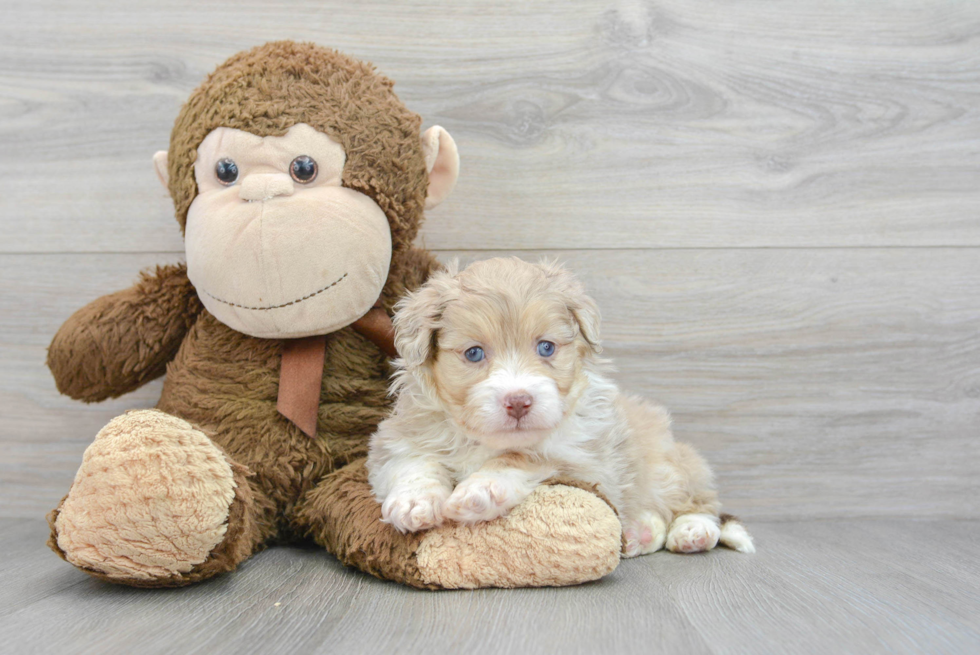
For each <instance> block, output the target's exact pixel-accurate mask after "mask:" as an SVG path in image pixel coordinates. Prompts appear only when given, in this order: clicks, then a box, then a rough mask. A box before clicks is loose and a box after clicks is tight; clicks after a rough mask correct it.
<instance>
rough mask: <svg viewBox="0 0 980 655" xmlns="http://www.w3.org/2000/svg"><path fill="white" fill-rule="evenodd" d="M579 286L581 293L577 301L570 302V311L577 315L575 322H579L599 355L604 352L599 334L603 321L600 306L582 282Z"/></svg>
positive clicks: (584, 335)
mask: <svg viewBox="0 0 980 655" xmlns="http://www.w3.org/2000/svg"><path fill="white" fill-rule="evenodd" d="M579 288H580V289H581V294H580V295H579V297H578V299H577V301H576V302H575V303H569V305H568V311H570V312H571V313H572V316H574V317H575V322H576V323H578V328H579V330H581V331H582V336H583V337H585V340H586V341H587V342H588V344H589V345H590V346H592V352H594V353H595V354H597V355H598V354H599V353H601V352H602V339H601V336H600V334H599V324H600V323H601V317H600V315H599V306H598V305H596V302H595V301H594V300H593V299H592V297H591V296H589V295H588V294H586V293H585V288H584V287H582V285H581V284H579Z"/></svg>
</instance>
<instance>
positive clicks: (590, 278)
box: [0, 0, 980, 653]
mask: <svg viewBox="0 0 980 655" xmlns="http://www.w3.org/2000/svg"><path fill="white" fill-rule="evenodd" d="M148 7H149V5H145V6H140V5H139V4H138V3H133V2H132V1H131V0H128V1H127V0H100V1H99V2H79V1H77V0H37V1H35V2H29V3H26V2H13V1H12V0H0V15H2V16H3V20H2V21H0V180H2V183H0V544H2V547H3V549H4V551H3V552H6V553H7V554H8V557H6V558H4V561H3V562H2V563H0V567H2V568H3V571H4V574H5V583H4V585H3V586H2V587H0V599H2V600H0V652H12V653H25V652H59V653H72V652H92V653H104V652H198V651H200V652H224V651H229V652H230V651H236V652H275V651H283V652H300V653H301V652H317V651H323V652H335V651H336V652H358V651H363V652H377V651H381V650H388V651H396V652H412V651H423V650H427V651H432V649H436V650H437V651H438V650H451V651H458V652H470V651H474V652H493V651H504V650H510V651H517V652H524V651H527V652H547V651H554V652H562V651H571V652H579V651H581V652H625V651H637V650H641V649H645V650H664V651H668V652H678V651H683V652H711V653H722V652H733V653H744V652H774V653H775V652H778V653H784V652H813V653H829V652H886V651H895V652H930V653H931V652H964V653H967V652H968V653H974V652H978V650H980V643H978V625H977V619H976V616H977V615H978V614H980V607H978V604H980V594H978V592H977V589H978V588H980V585H978V582H980V580H978V576H980V571H978V564H977V562H978V557H977V555H978V552H977V551H978V547H977V545H976V544H977V537H978V536H980V535H978V525H980V524H978V521H980V475H978V472H980V438H978V437H980V47H978V44H980V3H977V2H968V1H966V0H908V1H903V2H895V1H894V0H862V1H861V2H816V3H815V2H812V1H807V0H785V1H783V2H779V3H774V2H772V1H771V0H743V1H740V2H738V3H731V2H724V1H723V0H711V1H705V2H690V1H689V0H651V1H649V2H640V1H630V0H623V1H615V0H581V1H576V2H562V3H557V2H551V1H544V0H542V1H531V0H499V1H497V2H480V1H476V0H458V1H455V2H446V3H433V2H426V1H424V0H407V1H404V2H398V3H389V2H383V1H382V0H369V1H364V2H340V1H339V0H288V2H287V1H281V0H240V1H239V2H236V3H234V5H233V6H232V5H229V4H228V3H225V2H217V1H211V0H167V1H166V2H158V3H154V4H153V5H152V8H148ZM278 38H292V39H297V40H312V41H316V42H318V43H321V44H324V45H329V46H333V47H336V48H338V49H341V50H343V51H346V52H348V53H350V54H353V55H355V56H358V57H361V58H363V59H367V60H369V61H372V62H374V63H375V64H376V65H377V66H378V68H379V69H380V70H382V71H383V72H385V73H386V74H388V75H389V76H391V77H392V78H393V79H394V80H396V82H397V84H396V90H397V91H398V93H399V94H400V96H401V97H402V99H403V100H404V101H405V102H406V104H408V106H409V107H410V108H411V109H413V110H414V111H417V112H418V113H420V114H421V115H422V116H423V118H424V120H425V126H429V125H432V124H440V125H443V126H444V127H446V128H447V129H449V131H450V132H451V133H452V134H453V136H454V137H455V139H456V142H457V144H458V145H459V148H460V153H461V157H462V173H461V178H460V182H459V185H458V186H457V189H456V191H455V193H454V195H453V196H451V197H450V198H449V200H447V202H445V203H444V204H443V205H442V206H440V207H439V208H438V209H437V210H435V211H433V212H431V215H430V216H428V217H427V223H426V225H425V227H424V229H423V232H422V235H421V236H420V239H419V241H420V243H421V244H423V245H426V246H428V247H429V248H431V249H433V250H434V251H436V253H437V255H438V256H439V257H440V258H442V259H444V260H445V259H449V258H451V257H457V256H458V257H460V258H462V259H463V260H464V261H470V260H473V259H478V258H484V257H488V256H494V255H500V254H519V255H521V256H524V257H528V258H538V257H542V256H548V257H552V256H557V257H559V258H561V259H562V260H564V261H565V262H567V263H568V265H569V266H570V267H571V268H573V269H574V270H576V271H577V272H578V273H579V274H580V275H581V277H582V278H583V280H584V281H585V282H586V284H587V286H588V287H589V288H590V289H591V290H592V291H593V293H594V295H595V296H596V297H597V298H598V301H599V304H600V307H601V309H602V311H603V315H604V319H605V320H604V336H605V347H606V353H607V354H608V355H609V356H610V357H612V358H613V359H614V360H615V361H616V364H617V366H618V369H619V372H618V374H617V375H618V379H619V381H620V382H621V383H622V385H623V386H624V387H626V388H628V389H629V390H631V391H634V392H636V393H640V394H644V395H647V396H650V397H652V398H656V399H658V400H660V401H662V402H664V403H665V404H667V405H668V406H669V407H670V408H671V409H672V410H673V412H674V416H675V426H676V429H677V433H678V435H679V436H680V437H681V438H682V439H685V440H687V441H690V442H692V443H694V444H695V445H697V447H698V448H699V449H701V451H702V452H703V453H704V454H705V455H706V457H707V458H708V459H709V461H710V462H711V463H712V465H713V466H714V467H715V469H716V471H717V473H718V479H719V484H720V487H721V490H722V498H723V500H725V502H726V507H727V509H729V510H730V511H733V512H735V513H738V514H740V515H742V516H743V517H744V518H745V519H746V521H747V522H748V524H749V526H750V528H751V529H752V530H753V531H754V532H755V534H756V535H757V537H758V540H759V553H758V554H757V555H755V556H752V557H742V556H738V555H736V554H734V553H731V552H727V551H718V552H714V553H711V554H709V555H705V556H696V557H679V556H670V555H658V556H654V557H649V558H645V559H643V560H640V561H632V562H626V563H624V565H623V566H622V567H621V568H620V569H619V570H618V571H617V572H616V573H615V574H614V575H613V576H611V577H610V578H609V579H607V580H605V581H602V582H601V583H598V584H594V585H588V586H585V587H581V588H575V589H563V590H554V589H550V590H518V591H506V592H504V591H480V592H472V593H439V594H431V593H419V592H414V591H411V590H408V589H403V588H400V587H397V586H395V585H390V584H385V583H382V582H380V581H376V580H373V579H369V578H366V577H364V576H361V575H359V574H357V573H354V572H351V571H347V570H344V569H341V568H340V567H339V566H338V565H337V564H336V562H335V561H334V560H332V559H331V558H330V557H329V556H327V555H325V554H323V553H321V552H319V551H316V550H314V549H304V548H279V549H274V550H270V551H268V552H266V553H264V554H262V555H261V556H259V557H257V558H255V559H254V560H253V561H251V562H249V563H248V565H247V566H246V567H245V568H244V569H243V570H242V571H240V572H239V573H237V574H235V575H231V576H226V577H225V578H222V579H221V580H217V581H214V582H212V583H208V584H205V585H202V586H200V587H195V588H189V589H184V590H177V591H164V592H146V591H137V590H129V589H120V588H115V587H110V586H106V585H102V584H100V583H97V582H94V581H92V580H89V579H88V578H86V577H85V576H84V575H82V574H80V573H78V572H76V571H74V570H73V569H71V567H69V566H68V565H66V564H65V563H63V562H61V561H60V560H58V559H57V558H55V557H54V555H53V554H51V553H49V552H48V551H47V549H46V548H44V546H43V538H44V527H43V523H42V521H41V517H43V515H44V513H45V512H46V511H47V510H48V509H50V508H51V507H52V506H53V504H54V503H56V502H57V500H58V499H59V498H60V497H61V496H62V495H63V494H64V493H65V491H66V490H67V488H68V486H69V485H70V484H71V480H72V477H73V475H74V472H75V469H76V468H77V466H78V464H79V461H80V459H81V454H82V451H83V450H84V448H85V447H86V446H87V445H88V443H89V442H90V441H91V439H92V436H93V435H94V434H95V433H96V431H97V430H98V429H99V428H100V427H101V426H102V425H104V424H105V423H106V422H107V421H108V420H109V419H111V418H112V417H113V416H115V415H117V414H119V413H121V412H122V411H124V410H126V409H129V408H133V407H147V406H151V405H153V404H154V403H155V402H156V399H157V397H158V395H159V392H160V386H159V383H154V384H150V385H148V386H147V387H146V388H144V389H141V390H139V391H137V392H136V393H133V394H131V395H129V396H127V397H125V398H122V399H119V400H116V401H112V402H109V403H105V404H101V405H95V406H82V405H80V404H78V403H73V402H71V401H69V400H67V399H65V398H62V397H59V396H58V394H57V392H56V391H55V389H54V385H53V382H52V380H51V378H50V376H49V375H48V373H47V371H46V370H45V369H44V367H43V361H44V356H45V352H44V349H45V347H46V345H47V344H48V342H49V341H50V339H51V336H52V335H53V334H54V332H55V330H56V329H57V328H58V326H59V325H60V324H61V323H62V322H63V321H64V320H65V319H66V318H67V317H68V316H69V315H70V314H71V313H72V312H73V311H74V310H75V309H77V308H78V307H79V306H81V305H82V304H84V303H86V302H88V301H90V300H92V299H94V298H95V297H97V296H99V295H101V294H104V293H107V292H109V291H112V290H115V289H118V288H122V287H124V286H127V285H128V284H130V283H131V282H132V281H133V279H134V278H135V276H136V274H137V272H138V271H139V270H140V269H141V268H145V267H147V266H151V265H154V264H158V263H163V262H170V261H176V260H178V259H180V257H181V256H182V255H181V253H182V248H183V245H182V242H181V238H180V235H179V232H178V230H177V228H176V225H175V222H174V220H173V216H172V206H171V204H170V202H169V199H168V198H167V197H166V195H165V194H164V192H163V191H162V190H161V189H160V188H159V185H158V183H157V181H156V178H155V175H154V173H153V170H152V166H151V164H150V157H151V156H152V154H153V152H154V151H156V150H158V149H161V148H165V147H166V145H167V139H168V136H169V132H170V129H171V126H172V124H173V120H174V117H175V116H176V113H177V110H178V109H179V107H180V104H181V102H182V101H183V100H184V99H185V98H186V97H187V94H188V93H189V92H190V91H191V89H193V88H194V87H195V86H196V85H197V84H198V83H199V82H200V80H201V79H202V78H203V77H204V76H205V75H206V74H207V73H208V72H209V71H210V70H212V69H213V68H214V66H215V65H217V64H218V63H220V62H221V61H223V60H224V59H225V58H226V57H228V56H229V55H231V54H233V53H234V52H236V51H238V50H241V49H243V48H247V47H250V46H252V45H255V44H258V43H261V42H264V41H267V40H271V39H278ZM275 603H280V604H279V605H278V606H276V604H275Z"/></svg>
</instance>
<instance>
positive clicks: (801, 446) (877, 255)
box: [0, 248, 980, 519]
mask: <svg viewBox="0 0 980 655" xmlns="http://www.w3.org/2000/svg"><path fill="white" fill-rule="evenodd" d="M458 254H459V255H460V256H461V257H462V261H463V262H464V263H465V262H467V261H470V260H471V259H473V258H475V257H486V256H490V255H495V254H497V255H506V254H509V253H507V252H500V253H497V252H487V251H481V252H479V253H473V252H463V253H458ZM521 254H522V255H523V256H525V257H527V258H530V259H535V258H538V257H551V256H555V255H557V254H560V255H561V258H562V259H563V261H565V263H566V264H567V265H569V266H570V267H571V268H572V269H573V270H575V271H577V272H578V274H579V275H580V276H581V277H582V279H583V280H584V281H585V283H586V284H587V286H588V287H589V289H590V291H591V292H592V293H593V295H594V296H595V297H596V298H597V299H598V301H599V304H600V307H601V309H602V312H603V315H604V324H603V330H604V344H605V347H606V350H605V353H604V354H605V355H607V356H609V357H610V358H611V359H612V360H613V361H614V363H615V365H616V367H617V369H618V372H617V373H616V375H615V377H616V378H617V379H618V380H619V381H620V383H621V385H622V387H623V388H624V389H626V390H629V391H630V392H634V393H637V394H641V395H644V396H647V397H649V398H652V399H655V400H658V401H660V402H662V403H664V404H666V405H667V406H668V407H669V408H671V409H672V411H673V413H674V417H675V429H676V433H677V435H678V437H679V438H681V439H683V440H685V441H689V442H691V443H693V444H695V445H696V446H697V447H698V448H699V449H700V450H701V451H702V452H703V453H704V454H705V455H706V457H707V458H708V460H709V461H710V462H711V463H712V464H713V465H714V467H715V470H716V471H717V473H718V476H719V483H720V486H721V490H722V499H723V501H725V502H726V504H727V507H728V508H729V509H730V510H731V511H733V512H736V513H738V514H741V515H744V516H746V517H749V518H753V519H763V518H765V519H787V518H815V517H822V518H834V517H843V516H895V517H907V516H920V517H923V516H936V515H938V516H948V517H970V518H978V517H980V501H978V498H980V478H978V477H977V476H976V471H977V470H978V469H980V440H978V439H977V438H976V437H977V425H978V424H980V333H978V330H977V325H978V313H980V266H977V258H976V253H974V252H972V251H970V250H969V249H955V248H954V249H942V248H940V249H934V248H909V249H875V250H860V249H846V250H834V249H830V250H824V249H814V250H798V249H793V250H758V251H757V250H727V251H726V250H713V249H712V250H666V251H646V250H636V251H625V252H608V251H569V252H564V253H555V252H531V253H527V252H524V253H521ZM173 259H174V258H173V256H171V255H166V254H158V255H154V254H151V253H146V254H139V255H135V254H134V255H2V256H0V273H2V275H0V280H2V282H0V285H2V287H0V288H2V291H3V293H2V294H0V355H2V357H3V360H4V362H5V365H6V369H5V372H4V375H3V376H0V414H2V415H3V416H4V417H5V420H4V421H3V422H2V423H0V447H2V448H3V449H4V450H3V453H2V456H0V471H2V473H3V475H2V478H0V498H3V501H2V502H3V508H2V510H0V512H2V515H7V516H19V517H28V516H39V515H41V514H42V513H43V512H45V511H47V510H48V509H49V508H50V507H51V506H53V504H54V503H56V502H57V500H58V499H60V498H61V496H62V495H63V494H64V493H65V492H66V490H67V488H68V486H69V484H70V482H71V479H72V477H73V475H74V472H75V470H76V468H77V466H78V463H79V461H80V458H81V453H82V451H83V449H84V448H85V447H86V446H87V445H88V444H89V443H90V442H91V439H92V438H93V436H94V434H95V433H96V432H97V431H98V429H99V428H100V427H101V426H102V425H103V424H105V423H106V422H108V421H109V419H111V418H112V417H113V416H115V415H117V414H119V413H121V412H122V411H123V410H124V409H126V408H130V407H146V406H151V405H152V404H153V403H154V402H155V401H156V397H157V395H158V394H159V386H158V383H157V384H154V385H151V386H150V387H148V388H144V389H141V390H140V391H139V392H137V393H136V394H133V396H132V397H124V398H122V399H120V400H116V401H113V402H111V403H109V404H108V405H94V406H84V405H82V404H80V403H76V402H73V401H71V400H69V399H67V398H63V397H59V396H58V395H57V393H56V391H55V389H54V384H53V381H52V380H51V377H50V375H49V373H48V372H47V370H46V369H45V368H44V367H43V360H44V348H45V347H46V346H47V344H48V341H49V340H50V338H51V335H52V334H54V332H55V331H56V330H57V328H58V326H59V325H60V324H61V322H62V321H64V320H65V319H66V318H67V317H68V316H69V315H70V314H71V313H72V312H73V311H74V310H75V309H76V308H77V307H79V306H81V305H82V304H84V303H85V302H87V301H89V300H91V299H93V298H95V297H96V296H98V295H100V294H101V293H104V292H108V291H111V290H114V289H117V288H122V287H124V286H127V285H128V284H129V283H130V282H131V281H132V280H133V279H134V278H135V276H136V273H137V271H138V270H139V269H140V268H143V267H145V266H149V265H151V264H154V263H158V262H169V261H173ZM909 271H914V272H915V273H914V275H910V274H909ZM23 307H30V308H31V311H27V312H25V311H23V310H22V309H21V308H23Z"/></svg>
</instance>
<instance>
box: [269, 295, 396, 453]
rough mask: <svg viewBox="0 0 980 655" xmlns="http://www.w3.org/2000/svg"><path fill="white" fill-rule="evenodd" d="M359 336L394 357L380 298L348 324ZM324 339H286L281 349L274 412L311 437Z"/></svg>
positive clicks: (392, 338)
mask: <svg viewBox="0 0 980 655" xmlns="http://www.w3.org/2000/svg"><path fill="white" fill-rule="evenodd" d="M351 327H352V328H354V330H355V331H357V332H358V333H359V334H361V335H362V336H364V337H365V338H367V339H369V340H370V341H372V342H373V343H374V344H375V345H376V346H378V348H380V349H381V351H382V352H383V353H384V354H386V355H387V356H388V357H392V358H394V357H397V356H398V351H397V350H395V330H394V328H393V327H392V325H391V318H389V317H388V313H387V312H386V311H385V310H384V307H382V306H381V298H378V301H377V302H376V303H374V307H372V308H371V309H369V310H368V313H367V314H365V315H364V316H362V317H361V318H359V319H357V320H356V321H354V322H353V323H352V324H351ZM326 348H327V335H325V334H319V335H316V336H312V337H304V338H302V339H286V340H285V341H283V345H282V366H281V368H280V369H279V398H278V400H277V401H276V409H277V410H279V413H280V414H282V415H283V416H285V417H286V418H288V419H289V420H290V421H292V422H293V424H295V425H296V427H298V428H299V429H300V430H302V431H303V433H304V434H306V435H308V436H310V437H315V436H316V423H317V415H318V412H319V408H320V387H321V386H322V385H323V359H324V356H325V354H326Z"/></svg>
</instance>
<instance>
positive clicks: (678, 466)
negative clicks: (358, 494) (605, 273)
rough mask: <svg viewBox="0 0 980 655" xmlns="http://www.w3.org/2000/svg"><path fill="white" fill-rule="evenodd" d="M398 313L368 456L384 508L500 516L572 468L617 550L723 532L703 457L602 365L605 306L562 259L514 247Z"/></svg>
mask: <svg viewBox="0 0 980 655" xmlns="http://www.w3.org/2000/svg"><path fill="white" fill-rule="evenodd" d="M395 326H396V335H395V342H396V345H397V346H398V349H399V352H400V353H402V354H403V359H402V360H401V361H400V363H399V368H400V373H399V376H398V378H397V381H396V383H395V391H396V392H397V393H398V400H397V403H396V406H395V411H394V413H393V415H392V416H391V417H390V418H388V419H386V420H385V421H384V422H383V423H382V424H381V425H380V426H379V428H378V432H377V433H376V434H375V435H374V437H373V438H372V441H371V452H370V455H369V457H368V471H369V479H370V482H371V485H372V488H373V489H374V491H375V494H376V497H377V499H378V501H379V502H381V503H382V516H383V519H384V520H385V521H386V522H388V523H390V524H391V525H392V526H394V527H395V528H397V529H399V530H403V531H406V532H415V531H418V530H424V529H428V528H432V527H438V526H440V525H443V524H444V523H445V522H446V521H447V520H453V521H456V522H459V523H466V524H475V523H479V522H481V521H494V519H497V518H499V517H501V516H507V515H508V513H510V512H511V510H512V509H513V508H515V507H519V506H520V504H521V503H522V502H524V500H525V499H526V498H528V496H529V495H530V494H531V493H532V492H533V491H534V490H535V489H536V488H537V487H538V485H539V484H540V483H541V482H542V481H544V480H545V479H547V478H550V477H552V476H554V475H566V476H569V477H571V478H574V479H577V480H583V481H586V482H590V483H594V484H595V485H596V486H597V487H598V489H599V490H600V491H602V493H603V494H605V496H606V497H607V498H608V499H609V501H610V503H611V504H612V506H613V507H615V508H616V509H617V510H618V511H619V514H620V516H621V517H622V519H623V523H624V525H625V526H626V527H627V529H626V532H625V534H626V547H625V549H624V554H625V555H626V556H634V555H640V554H645V553H649V552H653V551H655V550H659V549H660V548H662V547H666V548H667V549H668V550H671V551H674V552H685V553H688V552H699V551H704V550H710V549H712V548H714V547H715V545H716V544H717V543H718V541H719V538H720V537H721V536H722V535H721V530H720V520H719V509H720V507H721V505H720V503H719V502H718V497H717V493H716V492H715V489H714V482H713V476H712V472H711V469H710V468H709V467H708V465H707V464H706V463H705V461H704V460H703V459H701V457H700V456H699V455H698V454H697V453H696V452H695V451H694V449H692V448H691V447H690V446H688V445H686V444H682V443H677V442H675V441H674V438H673V436H672V434H671V431H670V417H669V415H668V414H667V411H666V410H665V409H664V408H662V407H659V406H656V405H652V404H650V403H647V402H644V401H642V400H640V399H637V398H633V397H630V396H625V395H623V394H621V393H620V392H619V390H618V389H617V388H616V386H615V384H613V382H612V381H610V380H609V379H608V378H607V377H605V375H604V372H603V364H604V362H603V361H602V360H599V359H598V358H597V357H596V355H597V354H598V352H599V350H600V348H599V314H598V309H597V307H596V304H595V302H594V301H593V300H592V299H591V298H589V297H588V296H587V295H586V294H585V291H584V289H583V287H582V285H581V284H580V283H579V282H578V281H577V280H576V279H575V278H574V277H573V276H572V275H571V274H570V273H568V272H567V271H565V270H564V269H562V268H560V267H558V266H556V265H552V264H540V265H534V264H529V263H526V262H522V261H520V260H519V259H491V260H486V261H482V262H477V263H475V264H472V265H470V266H469V267H468V268H467V269H466V270H465V271H463V272H461V273H456V271H455V270H452V269H451V270H449V271H446V272H439V273H435V274H434V275H433V276H432V277H431V278H430V279H429V280H428V282H426V284H425V285H424V286H423V288H422V289H421V290H419V291H418V292H417V293H414V294H412V295H411V296H410V297H408V298H407V299H406V300H405V301H403V303H402V304H401V305H400V308H399V311H398V313H397V314H396V317H395ZM742 535H743V536H744V537H745V538H747V537H748V535H747V533H745V532H744V529H743V530H742ZM726 543H727V545H731V546H732V547H735V548H738V549H740V550H745V551H750V550H751V549H752V548H751V540H750V539H749V540H748V541H747V542H746V541H745V539H740V540H733V541H731V542H730V543H728V542H726Z"/></svg>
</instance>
